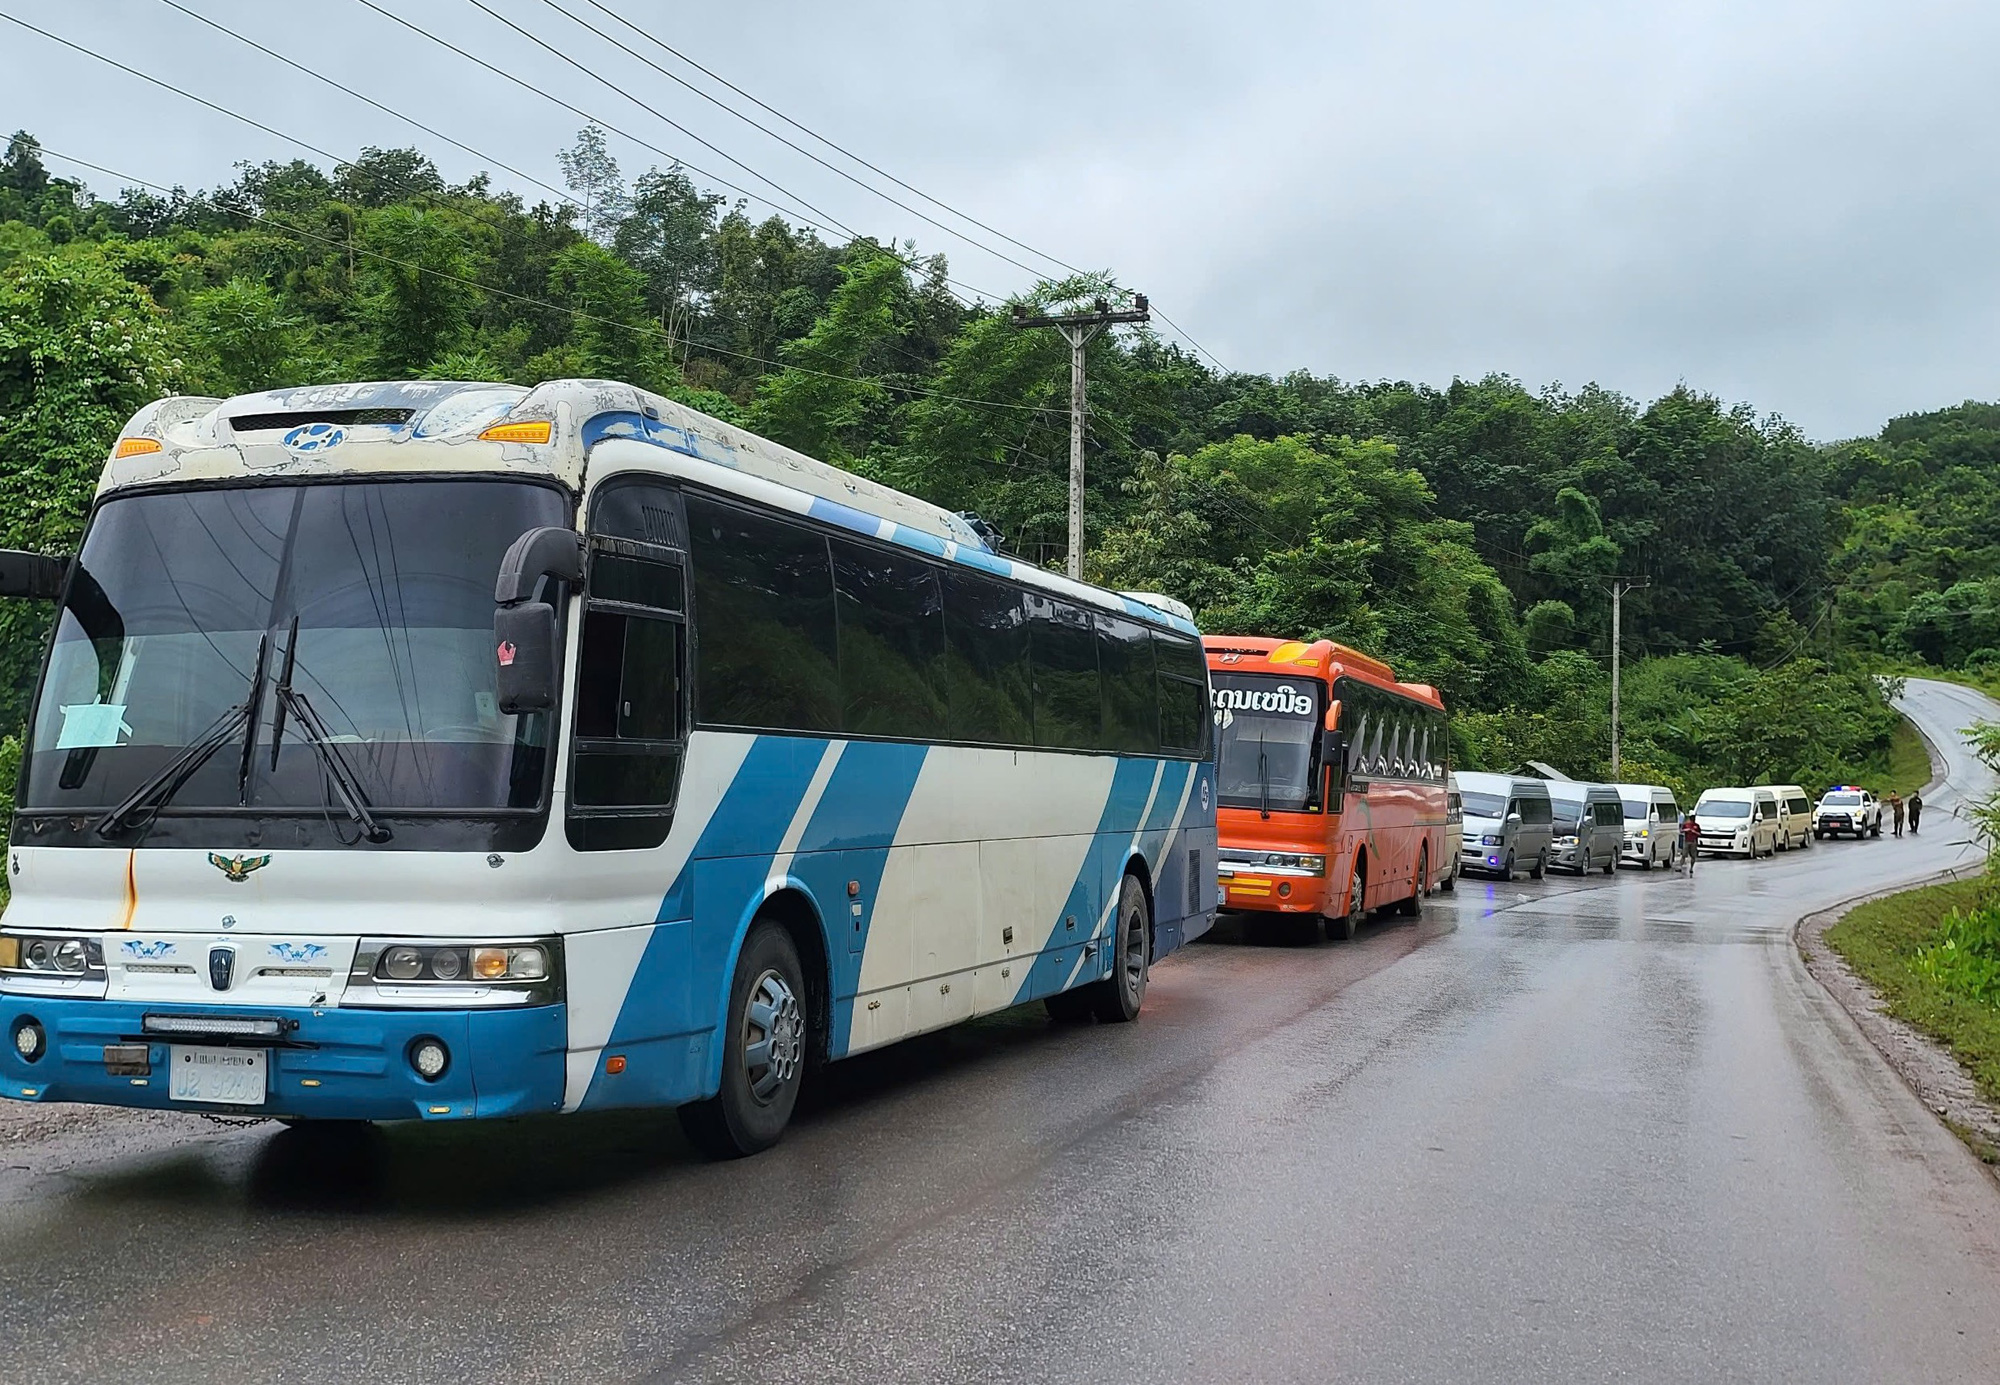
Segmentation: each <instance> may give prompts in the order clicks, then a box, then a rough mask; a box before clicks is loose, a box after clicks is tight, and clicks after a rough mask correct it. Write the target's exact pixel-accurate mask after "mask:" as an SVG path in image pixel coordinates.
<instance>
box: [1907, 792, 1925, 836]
mask: <svg viewBox="0 0 2000 1385" xmlns="http://www.w3.org/2000/svg"><path fill="white" fill-rule="evenodd" d="M1923 815H1924V791H1923V790H1922V789H1912V790H1910V835H1911V836H1912V837H1914V836H1916V835H1917V819H1918V818H1920V817H1922V816H1923Z"/></svg>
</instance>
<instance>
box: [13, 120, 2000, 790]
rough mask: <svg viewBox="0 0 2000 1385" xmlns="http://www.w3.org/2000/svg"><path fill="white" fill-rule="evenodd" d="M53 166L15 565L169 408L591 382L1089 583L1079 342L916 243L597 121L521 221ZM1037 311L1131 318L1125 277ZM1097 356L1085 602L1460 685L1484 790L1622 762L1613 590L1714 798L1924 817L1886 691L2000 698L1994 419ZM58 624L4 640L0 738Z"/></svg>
mask: <svg viewBox="0 0 2000 1385" xmlns="http://www.w3.org/2000/svg"><path fill="white" fill-rule="evenodd" d="M54 162H55V161H54V159H53V157H52V156H50V157H46V158H45V156H44V155H43V153H42V152H41V150H40V147H39V146H38V144H37V143H36V141H35V140H34V139H33V137H32V136H30V135H28V134H25V133H17V134H16V135H15V136H14V137H13V138H12V140H11V141H10V142H9V143H8V145H7V148H6V152H5V155H4V157H0V546H7V547H26V548H34V549H39V550H42V551H47V552H64V551H67V550H69V549H70V548H72V547H73V546H74V544H75V542H76V540H77V537H78V535H79V532H80V528H81V524H82V520H83V515H84V512H85V509H86V507H87V505H88V503H89V499H90V496H91V493H92V491H93V489H94V486H95V483H96V478H97V475H98V472H99V469H100V467H101V466H102V463H103V460H104V456H105V453H106V451H107V449H108V446H109V444H110V442H111V440H112V439H113V438H114V437H115V436H116V434H117V432H118V430H119V428H120V426H121V425H122V424H123V422H124V421H125V419H126V418H127V417H128V416H129V415H130V414H131V412H132V411H133V410H135V409H136V408H138V407H139V405H141V404H143V403H145V402H146V401H148V400H150V399H152V398H155V397H157V396H159V395H160V394H162V393H165V392H170V391H178V392H194V393H208V394H217V395H228V394H233V393H239V392H244V391H250V390H258V389H264V388H269V387H272V386H276V385H283V384H309V383H317V382H327V381H339V380H366V379H379V378H395V377H409V376H425V377H430V378H439V379H478V380H502V381H514V382H518V383H533V382H535V381H538V380H542V379H546V378H551V377H555V376H562V375H591V376H609V377H614V378H620V379H625V380H629V381H631V382H632V383H634V384H638V385H641V386H644V387H647V388H650V389H654V390H657V391H659V392H661V393H663V394H666V395H669V396H671V397H673V398H676V399H679V400H682V401H684V402H686V403H688V404H689V405H691V406H693V407H696V408H699V409H702V410H704V411H706V412H709V413H712V414H715V415H718V416H720V417H722V418H725V419H728V420H730V421H733V422H740V423H742V424H744V425H746V426H748V427H751V428H753V429H756V430H757V431H759V432H762V433H764V434H767V435H769V436H771V437H774V438H777V439H778V440H780V441H782V442H785V443H789V444H791V445H793V446H796V447H798V448H800V449H802V450H804V451H807V452H810V453H812V454H814V455H817V456H820V457H823V458H825V459H827V460H829V461H831V462H834V463H836V464H838V465H841V466H844V467H848V468H851V469H853V470H855V471H857V472H860V473H863V474H865V475H867V476H870V477H873V478H876V479H879V480H882V481H885V482H888V483H890V484H893V485H896V486H899V487H901V488H903V489H906V490H909V491H912V492H914V493H916V494H919V495H922V496H924V497H925V498H927V499H929V500H932V501H934V502H936V503H938V504H940V505H943V506H946V507H947V508H950V509H953V510H969V511H975V512H977V513H978V514H980V515H981V516H983V517H984V518H985V519H986V520H988V521H989V522H990V523H992V524H993V525H994V526H995V527H996V528H997V529H998V531H999V532H1000V533H1001V534H1002V535H1003V537H1004V541H1005V543H1006V544H1007V545H1008V546H1009V547H1010V548H1011V549H1012V550H1013V551H1015V552H1016V553H1018V554H1020V555H1021V556H1023V557H1025V558H1027V559H1028V560H1030V561H1035V562H1041V563H1046V564H1049V565H1052V566H1053V565H1056V564H1058V563H1059V562H1060V560H1061V555H1062V553H1063V551H1064V546H1065V537H1064V536H1065V523H1066V515H1067V476H1068V468H1067V460H1068V407H1067V406H1068V392H1069V370H1068V349H1067V347H1066V346H1065V344H1064V343H1063V341H1062V340H1061V338H1060V337H1059V336H1058V335H1057V334H1055V333H1053V332H1047V331H1021V330H1017V329H1015V328H1014V327H1013V326H1012V325H1011V324H1010V322H1009V320H1008V317H1009V315H1008V313H1007V311H1006V305H1004V304H995V303H988V302H985V301H971V302H968V301H967V300H966V298H964V297H963V296H961V292H962V291H961V290H960V289H959V288H958V287H957V286H955V285H954V283H953V282H951V281H950V280H949V278H948V274H949V267H948V266H947V264H946V262H945V260H944V258H943V257H942V256H939V255H924V254H921V253H919V252H918V251H917V250H916V248H915V247H914V246H913V245H911V244H910V243H908V242H905V243H902V244H900V245H892V244H885V243H882V242H879V241H875V240H872V239H868V238H860V239H855V240H852V241H849V242H847V243H844V244H835V243H830V242H828V241H826V240H823V239H822V238H820V236H818V235H817V234H815V233H814V232H813V231H811V230H809V229H806V228H803V227H799V226H796V225H792V224H790V223H788V222H786V221H785V220H784V219H782V218H780V217H776V216H772V217H767V218H765V219H763V220H757V219H754V218H753V217H752V216H751V215H750V214H749V212H748V210H747V209H746V207H745V206H744V205H742V204H740V203H732V202H731V201H729V200H728V199H727V198H725V197H723V196H721V195H719V194H717V193H714V192H712V191H709V190H707V189H704V188H701V187H699V186H697V185H696V184H695V183H694V182H693V181H692V180H691V179H690V178H689V176H688V175H687V173H686V172H685V170H683V169H681V168H679V167H669V168H666V169H660V168H654V169H651V170H649V171H647V172H645V173H643V174H640V175H638V176H637V177H634V178H629V179H628V178H627V176H626V175H625V174H624V173H623V172H622V171H621V170H620V169H619V167H618V165H617V163H616V161H615V159H614V158H613V157H612V156H611V154H610V152H609V150H608V148H607V146H606V144H605V138H604V135H603V132H602V131H597V130H586V131H584V132H583V134H582V135H581V136H580V137H579V140H578V142H577V144H576V146H575V147H574V148H573V149H571V150H568V151H565V152H564V153H563V155H562V167H563V170H564V175H565V178H566V180H567V182H568V185H569V189H570V192H571V194H572V198H571V200H570V201H564V200H562V199H559V198H554V197H551V198H550V199H549V200H547V201H543V202H539V203H535V204H532V205H531V204H529V203H527V202H524V201H523V200H522V199H521V198H520V197H518V196H516V195H514V194H511V193H502V192H496V191H495V190H494V189H493V188H492V187H491V186H490V185H489V183H488V181H487V179H486V178H485V177H484V176H483V175H482V176H478V177H474V178H472V179H470V180H469V181H467V182H465V183H463V184H452V183H449V182H447V181H446V179H445V178H444V177H443V176H442V175H441V174H440V172H439V170H438V169H437V167H436V166H435V165H434V164H433V163H432V162H431V160H430V159H429V158H428V157H426V156H425V155H424V154H423V153H422V152H421V151H419V150H415V149H386V150H385V149H374V148H370V149H364V150H362V151H360V153H358V154H357V155H356V156H355V158H354V159H352V160H351V161H349V162H346V163H343V164H340V165H338V166H336V167H334V168H331V169H324V168H320V167H317V166H315V165H313V164H311V163H307V162H304V161H293V162H290V163H276V162H269V163H263V164H247V163H246V164H241V165H239V166H238V176H237V178H236V180H235V181H234V182H233V183H230V184H228V185H226V186H222V187H218V188H215V189H212V190H209V191H206V192H192V193H191V192H188V191H186V190H183V189H173V190H171V191H164V190H159V189H147V188H126V189H122V190H119V191H117V192H116V193H115V194H113V193H110V192H109V190H99V191H93V190H91V189H89V188H86V187H85V186H84V185H83V184H82V183H81V182H79V181H77V180H75V179H72V178H67V177H64V176H63V170H62V169H61V168H60V167H55V168H52V167H51V166H50V165H51V164H52V163H54ZM1022 297H1023V301H1024V302H1025V303H1027V304H1028V305H1029V306H1033V307H1054V306H1058V305H1063V304H1068V303H1074V302H1079V301H1082V302H1088V301H1091V300H1093V299H1095V298H1098V297H1104V298H1107V299H1110V300H1114V301H1121V302H1122V301H1125V300H1126V299H1127V298H1129V295H1128V294H1126V293H1125V291H1124V290H1123V289H1121V288H1120V286H1119V285H1118V284H1117V283H1116V281H1115V278H1114V277H1113V276H1112V275H1110V274H1109V273H1097V274H1088V275H1081V276H1078V277H1076V278H1073V279H1070V280H1067V281H1063V282H1049V283H1043V284H1040V285H1037V286H1035V287H1034V288H1032V289H1031V290H1029V291H1027V292H1026V293H1025V294H1024V295H1022ZM1090 353H1091V356H1090V398H1091V432H1090V437H1089V445H1088V470H1087V478H1088V494H1087V499H1086V513H1087V517H1088V523H1089V533H1088V536H1087V540H1088V542H1087V553H1088V564H1089V572H1088V575H1089V576H1091V577H1092V578H1094V579H1095V580H1098V581H1101V582H1104V583H1107V584H1111V585H1115V586H1119V587H1125V588H1144V589H1148V590H1154V591H1163V592H1167V593H1170V594H1172V595H1175V596H1178V597H1180V598H1182V599H1183V600H1185V601H1187V602H1188V603H1189V604H1190V605H1191V606H1193V607H1194V608H1195V610H1196V611H1197V613H1198V617H1199V619H1200V620H1201V622H1202V624H1203V625H1204V627H1205V628H1207V629H1211V630H1217V631H1241V632H1246V633H1262V634H1280V635H1288V636H1296V637H1302V638H1311V637H1318V636H1327V637H1331V638H1334V639H1337V640H1341V641H1343V642H1345V643H1348V644H1351V645H1353V646H1355V647H1357V648H1360V649H1363V650H1366V651H1368V652H1370V653H1373V654H1376V655H1379V656H1381V657H1384V658H1386V659H1388V660H1389V661H1390V662H1391V663H1393V664H1394V665H1395V666H1396V668H1397V669H1398V671H1399V673H1400V674H1401V675H1402V676H1403V677H1405V678H1408V679H1411V680H1412V681H1419V682H1426V683H1431V684H1434V685H1435V686H1437V687H1438V688H1439V689H1440V690H1441V691H1442V692H1443V693H1444V696H1445V698H1446V700H1447V703H1448V705H1449V706H1450V707H1451V709H1452V711H1453V713H1454V715H1455V718H1456V720H1455V725H1456V727H1457V738H1458V739H1457V745H1456V756H1455V758H1456V762H1457V763H1458V764H1459V765H1460V766H1461V767H1465V768H1495V769H1504V768H1509V767H1511V766H1513V765H1515V764H1517V763H1519V762H1520V761H1521V760H1524V759H1537V760H1545V761H1548V762H1549V763H1551V764H1554V765H1556V766H1557V767H1558V768H1560V769H1563V770H1564V771H1566V772H1568V773H1570V774H1572V775H1574V776H1577V777H1602V776H1603V775H1605V774H1606V773H1608V771H1609V765H1608V763H1607V760H1608V750H1609V739H1610V738H1609V724H1610V686H1609V683H1610V680H1609V660H1610V642H1611V641H1610V634H1611V632H1610V602H1609V598H1608V595H1607V590H1606V582H1607V579H1608V578H1609V577H1611V576H1612V575H1614V574H1624V575H1631V574H1643V575H1644V577H1645V578H1646V581H1647V585H1645V586H1643V587H1640V588H1638V589H1636V590H1634V591H1633V592H1632V593H1631V594H1630V595H1629V596H1628V597H1627V599H1626V601H1625V604H1624V621H1623V629H1624V642H1623V655H1624V659H1625V678H1624V717H1623V721H1624V758H1625V763H1626V768H1625V770H1624V773H1625V775H1626V776H1627V777H1629V778H1636V779H1644V780H1653V781H1658V782H1663V783H1666V784H1668V785H1670V786H1672V787H1673V788H1674V789H1676V790H1677V791H1678V792H1679V793H1680V794H1682V795H1683V796H1684V798H1685V797H1686V796H1689V795H1692V794H1693V793H1695V792H1697V791H1698V790H1700V789H1701V788H1704V787H1707V786H1709V785H1711V784H1716V783H1751V782H1766V781H1776V782H1782V783H1798V784H1801V785H1804V786H1806V787H1807V788H1808V789H1809V790H1812V791H1815V792H1817V791H1818V790H1820V789H1822V788H1824V787H1825V786H1826V785H1827V784H1829V783H1833V782H1839V781H1846V780H1855V781H1859V782H1864V783H1867V784H1869V785H1870V786H1871V787H1877V788H1880V789H1883V790H1887V789H1889V788H1901V789H1907V788H1909V787H1913V786H1914V784H1915V783H1916V782H1919V780H1918V779H1917V778H1915V777H1914V776H1919V775H1922V773H1923V768H1922V765H1921V756H1920V754H1917V755H1913V754H1912V753H1911V752H1910V744H1911V741H1912V737H1911V735H1910V733H1909V731H1908V730H1907V728H1905V727H1904V726H1903V723H1902V722H1901V720H1900V719H1899V718H1898V717H1897V716H1896V715H1895V714H1894V713H1893V712H1892V710H1891V709H1890V707H1889V705H1888V703H1887V702H1886V701H1885V699H1884V696H1883V693H1882V690H1881V688H1880V687H1879V686H1878V685H1877V683H1876V682H1875V680H1874V679H1873V678H1872V677H1871V676H1870V674H1871V671H1872V670H1874V669H1877V668H1880V667H1883V666H1886V664H1887V663H1889V662H1892V661H1899V662H1901V663H1904V664H1908V665H1910V666H1911V667H1913V668H1914V667H1916V666H1917V665H1918V663H1919V662H1920V661H1921V662H1922V663H1923V664H1924V665H1925V666H1936V667H1945V668H1952V669H1956V670H1960V671H1961V675H1962V676H1968V677H1970V676H1983V673H1984V671H1986V670H1989V669H1990V670H1993V671H1994V673H1995V675H1996V676H2000V615H1996V614H1995V611H1996V609H2000V556H1995V555H2000V406H1988V405H1974V404H1967V405H1964V406H1961V407H1958V408H1954V409H1947V410H1943V411H1940V412H1938V413H1936V414H1930V415H1924V416H1921V417H1916V418H1907V419H1898V420H1895V421H1894V422H1892V423H1890V424H1889V425H1887V426H1886V427H1885V428H1884V429H1883V431H1882V433H1881V434H1880V436H1878V437H1876V438H1872V439H1865V440H1860V441H1855V442H1845V443H1840V444H1837V445H1832V446H1821V445H1817V444H1814V443H1813V442H1811V441H1809V440H1808V439H1806V438H1805V437H1804V436H1802V435H1801V434H1800V432H1799V431H1798V430H1797V429H1796V428H1795V427H1793V426H1791V425H1790V424H1788V423H1786V422H1785V421H1784V420H1783V419H1780V418H1777V417H1775V416H1771V415H1766V414H1760V413H1759V412H1757V411H1756V410H1755V409H1754V408H1752V407H1751V406H1749V405H1746V404H1730V403H1727V402H1725V401H1723V400H1720V399H1717V398H1715V397H1714V396H1712V395H1707V394H1703V393H1701V392H1700V391H1699V390H1697V389H1693V388H1688V387H1681V388H1677V389H1675V390H1673V391H1671V392H1669V393H1668V394H1665V395H1663V396H1661V397H1660V398H1658V399H1655V400H1652V401H1650V402H1647V401H1640V400H1634V399H1629V398H1626V397H1624V396H1622V395H1619V394H1617V393H1615V392H1612V391H1609V390H1605V389H1602V388H1599V387H1597V386H1595V385H1588V384H1586V385H1582V386H1580V387H1574V388H1566V387H1562V386H1557V385H1550V386H1548V387H1546V388H1541V389H1535V388H1530V387H1528V386H1526V385H1523V384H1522V383H1521V382H1519V381H1515V380H1512V379H1509V378H1506V377H1504V376H1500V375H1492V376H1488V377H1485V378H1483V379H1477V380H1467V379H1460V380H1454V381H1452V382H1450V383H1449V384H1446V385H1442V386H1433V385H1426V384H1413V383H1410V382H1406V381H1388V380H1382V381H1372V382H1371V381H1352V380H1342V379H1337V378H1333V377H1327V376H1315V375H1312V374H1310V373H1308V372H1304V371H1298V372H1293V373H1290V374H1285V375H1282V376H1276V377H1273V376H1265V375H1253V374H1246V373H1241V372H1235V371H1230V370H1228V369H1226V368H1224V367H1222V366H1221V365H1220V364H1219V363H1217V362H1215V361H1214V360H1213V359H1212V358H1210V357H1207V356H1206V354H1205V353H1203V352H1201V351H1200V350H1199V349H1196V348H1192V347H1190V346H1187V345H1184V344H1182V343H1181V342H1179V341H1177V340H1176V339H1174V338H1173V337H1172V336H1171V335H1160V334H1157V333H1155V332H1154V331H1153V330H1151V329H1144V330H1138V331H1130V332H1119V333H1107V334H1105V335H1104V336H1101V337H1099V338H1098V339H1097V340H1096V341H1095V342H1094V343H1093V344H1092V346H1091V347H1090ZM48 619H49V612H48V610H47V609H46V608H37V607H33V606H30V605H29V604H28V603H21V602H15V603H6V609H4V610H0V736H4V735H6V734H7V733H8V732H9V731H11V730H13V729H15V728H18V727H19V726H20V725H21V723H22V720H23V714H24V711H25V708H26V703H27V699H28V697H29V695H30V693H31V690H32V683H33V677H34V671H35V667H36V664H37V662H38V660H39V657H40V652H41V641H42V638H43V634H44V632H45V630H46V629H47V623H48ZM8 753H10V752H8V751H6V750H4V749H0V759H4V757H5V756H6V755H7V754H8ZM0 769H4V766H0ZM6 779H7V783H8V784H11V776H6ZM4 806H5V805H4V804H0V807H4Z"/></svg>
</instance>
